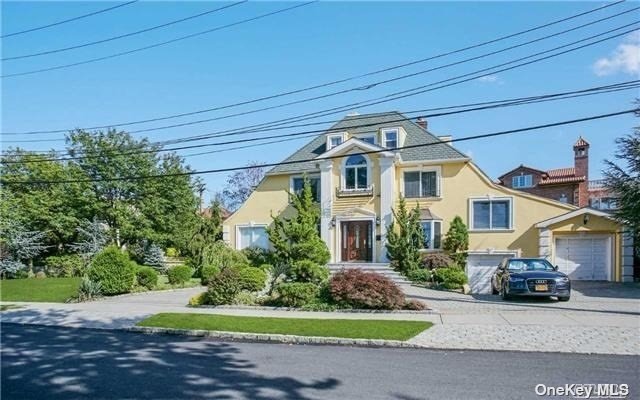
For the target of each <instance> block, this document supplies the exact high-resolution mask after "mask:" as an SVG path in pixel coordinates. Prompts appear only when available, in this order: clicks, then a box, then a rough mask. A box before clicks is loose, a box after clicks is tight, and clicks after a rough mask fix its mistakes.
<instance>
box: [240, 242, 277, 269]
mask: <svg viewBox="0 0 640 400" xmlns="http://www.w3.org/2000/svg"><path fill="white" fill-rule="evenodd" d="M241 252H242V254H244V256H245V257H246V258H247V260H249V263H250V264H251V266H253V267H260V266H261V265H263V264H271V263H272V260H273V255H272V253H271V251H269V250H267V249H263V248H261V247H247V248H244V249H242V250H241Z"/></svg>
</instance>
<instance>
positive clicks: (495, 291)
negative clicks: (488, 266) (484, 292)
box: [491, 285, 500, 294]
mask: <svg viewBox="0 0 640 400" xmlns="http://www.w3.org/2000/svg"><path fill="white" fill-rule="evenodd" d="M498 293H500V292H498V291H497V290H496V288H494V287H493V285H491V294H498Z"/></svg>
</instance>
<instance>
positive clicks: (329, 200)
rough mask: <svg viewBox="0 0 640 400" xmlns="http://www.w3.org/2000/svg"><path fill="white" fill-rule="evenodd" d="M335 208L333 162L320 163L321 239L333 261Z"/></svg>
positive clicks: (334, 258)
mask: <svg viewBox="0 0 640 400" xmlns="http://www.w3.org/2000/svg"><path fill="white" fill-rule="evenodd" d="M332 206H333V160H325V161H321V162H320V237H321V238H322V240H323V241H324V242H325V243H326V244H327V247H328V248H329V252H330V253H331V261H332V262H335V261H336V255H335V254H334V251H333V248H334V247H333V243H332V242H331V231H330V229H331V210H332Z"/></svg>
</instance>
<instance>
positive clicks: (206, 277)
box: [200, 265, 220, 286]
mask: <svg viewBox="0 0 640 400" xmlns="http://www.w3.org/2000/svg"><path fill="white" fill-rule="evenodd" d="M219 273H220V268H218V267H216V266H215V265H205V266H203V267H202V270H201V271H200V283H202V285H203V286H207V285H208V284H209V282H210V281H211V278H213V277H214V276H216V275H218V274H219Z"/></svg>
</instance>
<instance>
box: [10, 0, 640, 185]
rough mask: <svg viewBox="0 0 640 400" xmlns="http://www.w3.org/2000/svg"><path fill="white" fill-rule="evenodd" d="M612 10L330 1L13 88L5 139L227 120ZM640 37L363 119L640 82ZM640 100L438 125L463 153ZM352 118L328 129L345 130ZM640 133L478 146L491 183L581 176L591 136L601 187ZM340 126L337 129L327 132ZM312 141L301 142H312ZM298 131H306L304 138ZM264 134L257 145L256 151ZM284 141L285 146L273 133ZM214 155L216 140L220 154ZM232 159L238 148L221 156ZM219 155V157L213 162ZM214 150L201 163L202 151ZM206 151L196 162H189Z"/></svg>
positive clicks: (19, 15)
mask: <svg viewBox="0 0 640 400" xmlns="http://www.w3.org/2000/svg"><path fill="white" fill-rule="evenodd" d="M110 4H116V3H98V2H24V1H23V2H3V4H2V29H3V34H6V33H9V32H13V31H18V30H22V29H26V28H30V27H34V26H39V25H44V24H48V23H51V22H55V21H58V20H61V19H66V18H69V17H73V16H76V15H80V14H84V13H88V12H91V11H95V10H98V9H101V8H105V7H107V6H108V5H110ZM223 4H228V3H211V2H192V3H172V2H139V3H137V4H133V5H129V6H126V7H121V8H119V9H117V10H114V11H111V12H107V13H104V14H100V15H96V16H92V17H90V18H86V19H83V20H79V21H75V22H72V23H68V24H64V25H60V26H57V27H53V28H50V29H45V30H41V31H38V32H32V33H28V34H24V35H19V36H15V37H9V38H6V39H4V40H3V42H2V50H3V51H2V54H3V57H10V56H15V55H20V54H27V53H33V52H39V51H44V50H48V49H55V48H59V47H67V46H72V45H76V44H82V43H85V42H90V41H93V40H99V39H103V38H107V37H111V36H115V35H119V34H123V33H127V32H130V31H135V30H139V29H144V28H146V27H150V26H153V25H157V24H161V23H165V22H168V21H171V20H174V19H179V18H183V17H187V16H190V15H193V14H197V13H199V12H203V11H205V10H208V9H212V8H215V7H219V6H220V5H223ZM292 4H294V3H284V2H251V3H246V4H242V5H239V6H236V7H232V8H229V9H227V10H225V11H222V12H219V13H214V14H210V15H207V16H205V17H202V18H197V19H195V20H191V21H187V22H184V23H180V24H177V25H174V26H171V27H168V28H164V29H159V30H156V31H153V32H149V33H146V34H142V35H139V36H135V37H130V38H125V39H121V40H116V41H113V42H110V43H104V44H100V45H96V46H90V47H87V48H84V49H77V50H72V51H67V52H62V53H58V54H51V55H46V56H41V57H34V58H29V59H23V60H14V61H6V62H4V63H3V64H2V69H3V74H11V73H16V72H21V71H28V70H32V69H38V68H44V67H48V66H53V65H58V64H66V63H70V62H75V61H81V60H84V59H87V58H94V57H99V56H103V55H108V54H111V53H115V52H119V51H125V50H129V49H132V48H136V47H140V46H145V45H148V44H152V43H155V42H159V41H164V40H169V39H172V38H174V37H177V36H182V35H186V34H189V33H194V32H198V31H201V30H205V29H210V28H212V27H216V26H219V25H224V24H228V23H231V22H235V21H238V20H241V19H245V18H250V17H252V16H255V15H259V14H262V13H266V12H269V11H273V10H276V9H279V8H284V7H287V6H290V5H292ZM602 4H604V3H600V2H597V3H596V2H536V3H530V2H527V3H523V2H496V3H481V2H475V3H463V2H443V3H436V2H407V3H391V2H366V3H365V2H319V3H314V4H311V5H309V6H305V7H301V8H298V9H295V10H293V11H290V12H287V13H284V14H280V15H276V16H273V17H269V18H265V19H262V20H259V21H255V22H251V23H247V24H243V25H239V26H236V27H233V28H230V29H225V30H221V31H218V32H214V33H211V34H207V35H203V36H200V37H197V38H193V39H189V40H185V41H181V42H178V43H174V44H170V45H167V46H161V47H158V48H155V49H151V50H147V51H143V52H139V53H135V54H131V55H127V56H123V57H117V58H113V59H110V60H106V61H101V62H97V63H92V64H88V65H83V66H78V67H73V68H69V69H63V70H58V71H51V72H45V73H41V74H35V75H27V76H21V77H14V78H5V79H2V131H3V132H21V131H31V130H44V129H62V128H73V127H83V126H92V125H102V124H103V123H117V122H122V121H131V120H139V119H145V118H153V117H158V116H164V115H168V114H175V113H180V112H188V111H193V110H198V109H202V108H208V107H214V106H220V105H226V104H230V103H235V102H238V101H243V100H248V99H253V98H256V97H261V96H265V95H270V94H274V93H279V92H283V91H287V90H295V89H298V88H302V87H307V86H309V85H313V84H317V83H323V82H327V81H332V80H335V79H340V78H344V77H349V76H353V75H358V74H361V73H364V72H369V71H374V70H377V69H380V68H384V67H387V66H392V65H396V64H402V63H405V62H409V61H412V60H416V59H420V58H425V57H428V56H431V55H435V54H438V53H442V52H445V51H449V50H453V49H457V48H460V47H465V46H468V45H471V44H475V43H477V42H481V41H485V40H489V39H493V38H495V37H498V36H502V35H505V34H509V33H513V32H516V31H520V30H523V29H526V28H529V27H533V26H536V25H540V24H543V23H546V22H550V21H552V20H555V19H559V18H562V17H566V16H570V15H573V14H577V13H579V12H582V11H586V10H589V9H592V8H596V7H598V6H600V5H602ZM638 5H639V3H637V2H635V3H634V2H627V3H626V4H622V5H619V6H614V7H610V8H608V9H606V10H602V11H599V12H597V13H594V14H591V15H587V16H584V17H581V18H580V19H576V20H572V21H568V22H565V23H563V24H559V25H556V26H554V27H550V28H547V29H545V30H541V31H538V32H533V33H531V34H528V35H526V36H521V37H518V38H513V39H510V40H507V41H504V42H500V43H496V44H493V45H490V46H486V47H483V48H480V49H475V50H473V51H469V52H466V53H463V54H458V55H454V56H451V57H447V58H443V59H440V60H435V61H431V62H426V63H422V64H417V65H414V66H411V67H408V68H403V69H400V70H396V71H391V72H388V73H385V74H381V75H377V76H374V77H369V78H363V79H359V80H357V81H355V82H349V83H345V84H343V85H336V86H332V87H329V88H323V89H318V90H314V91H311V92H306V93H302V94H299V95H295V96H288V97H284V98H281V99H274V100H270V101H265V102H262V103H258V104H253V105H247V106H243V107H237V108H234V109H230V110H223V111H217V112H212V113H207V114H203V115H200V116H196V117H185V118H180V119H174V120H170V121H164V122H158V123H151V124H146V125H136V126H132V127H131V129H133V128H138V129H139V128H145V127H153V126H159V125H166V124H168V123H178V122H186V121H190V120H193V119H196V118H197V119H200V118H202V117H205V118H206V117H215V116H222V115H226V114H229V113H232V112H239V111H244V110H251V109H254V108H257V107H259V106H268V105H275V104H279V103H282V102H285V101H291V100H296V99H301V98H305V97H309V96H315V95H321V94H324V93H328V92H333V91H336V90H340V89H346V88H351V87H355V86H363V85H366V84H367V83H370V82H373V81H377V80H381V79H386V78H390V77H394V76H398V75H401V74H407V73H411V72H415V71H419V70H424V69H427V68H432V67H435V66H438V65H442V64H446V63H449V62H454V61H457V60H461V59H464V58H468V57H471V56H474V55H479V54H481V53H485V52H488V51H491V50H497V49H500V48H503V47H506V46H508V45H513V44H516V43H520V42H523V41H526V40H530V39H534V38H537V37H540V36H544V35H547V34H550V33H554V32H558V31H561V30H564V29H568V28H571V27H574V26H577V25H580V24H583V23H586V22H589V21H592V20H595V19H598V18H602V17H604V16H608V15H612V14H614V13H617V12H621V11H623V10H625V9H630V8H633V7H636V6H638ZM638 16H639V14H638V13H637V12H634V13H629V14H626V15H624V16H620V17H617V18H615V19H612V20H609V21H605V22H601V23H599V24H596V25H593V26H590V27H588V28H584V29H581V30H578V31H575V32H571V33H569V34H566V35H562V36H560V37H557V38H553V39H550V40H545V41H541V42H538V43H535V44H532V45H529V46H524V47H522V48H519V49H515V50H512V51H509V52H505V53H502V54H500V55H496V56H492V57H488V58H485V59H482V60H478V61H475V62H470V63H465V64H462V65H459V66H456V67H452V68H446V69H443V70H440V71H434V72H432V73H427V74H423V75H419V76H416V77H413V78H410V79H406V80H402V81H398V82H394V83H391V84H388V85H381V86H379V87H375V88H372V89H369V90H363V91H358V92H351V93H348V94H344V95H339V96H334V97H330V98H327V99H323V100H318V101H312V102H307V103H304V104H298V105H295V106H289V107H283V108H279V109H275V110H271V111H267V112H260V113H255V114H251V115H246V116H243V117H239V118H229V119H225V120H221V121H216V122H210V123H205V124H199V125H193V126H189V127H181V128H174V129H168V130H163V131H156V132H152V133H150V134H148V137H149V138H150V139H151V140H165V139H174V138H179V137H184V136H190V135H196V134H202V133H208V132H213V131H219V130H224V129H232V128H237V127H242V126H245V125H251V124H256V123H260V122H265V121H270V120H276V119H280V118H286V117H290V116H294V115H299V114H304V113H307V112H313V111H317V110H321V109H326V108H331V107H335V106H339V105H344V104H348V103H352V102H356V101H359V100H365V99H370V98H375V97H378V96H382V95H385V94H388V93H391V92H395V91H398V90H403V89H407V88H411V87H415V86H420V85H425V84H428V83H431V82H434V81H438V80H442V79H446V78H449V77H453V76H456V75H460V74H464V73H468V72H471V71H474V70H476V69H481V68H486V67H488V66H491V65H494V64H499V63H501V62H505V61H509V60H511V59H514V58H518V57H522V56H525V55H528V54H531V53H534V52H538V51H542V50H546V49H548V48H552V47H555V46H559V45H562V44H565V43H568V42H571V41H574V40H578V39H581V38H583V37H586V36H589V35H593V34H597V33H600V32H603V31H606V30H609V29H612V28H615V27H618V26H621V25H624V24H628V23H631V22H633V21H634V20H638ZM638 38H640V35H637V36H632V37H626V38H616V39H613V40H610V41H607V42H604V43H600V44H598V45H595V46H592V47H589V48H586V49H583V50H580V51H577V52H573V53H570V54H568V55H565V56H561V57H557V58H553V59H551V60H547V61H543V62H541V63H538V64H534V65H530V66H526V67H523V68H519V69H515V70H511V71H507V72H504V73H498V74H496V75H495V76H492V77H490V78H488V79H482V80H475V81H472V82H468V83H464V84H461V85H457V86H453V87H450V88H445V89H441V90H437V91H432V92H428V93H425V94H421V95H418V96H413V97H408V98H405V99H401V100H397V101H393V102H389V103H386V104H379V105H375V106H373V107H367V108H356V109H355V110H353V111H357V112H360V113H367V112H378V111H388V110H398V111H408V110H417V109H425V108H432V107H440V106H448V105H456V104H464V103H471V102H480V101H487V100H495V99H503V98H510V97H519V96H529V95H538V94H544V93H552V92H560V91H565V90H574V89H580V88H586V87H593V86H600V85H606V84H611V83H616V82H620V81H627V80H631V79H638V68H639V64H640V60H639V58H640V56H638V54H640V53H639V52H640V47H639V46H638ZM634 97H638V93H637V92H636V93H634V92H633V91H627V92H622V93H616V94H608V95H603V96H595V97H587V98H582V99H574V100H568V101H561V102H551V103H543V104H537V105H527V106H522V107H510V108H505V109H499V110H492V111H481V112H474V113H466V114H459V115H454V116H445V117H438V118H432V119H430V120H429V128H430V130H431V131H432V132H434V133H436V134H439V135H453V137H454V138H457V137H463V136H470V135H475V134H481V133H488V132H494V131H500V130H505V129H513V128H520V127H526V126H530V125H537V124H543V123H548V122H554V121H558V120H565V119H572V118H579V117H583V116H588V115H592V114H601V113H607V112H614V111H619V110H622V109H627V108H631V106H632V105H631V102H632V101H633V98H634ZM344 114H346V113H342V114H339V115H336V116H332V117H324V118H322V119H321V120H331V119H336V118H339V117H341V116H343V115H344ZM634 124H637V120H634V118H633V117H632V116H623V117H616V118H612V119H607V120H600V121H593V122H588V123H583V124H578V125H572V126H564V127H558V128H552V129H546V130H542V131H535V132H531V133H525V134H520V135H512V136H508V137H499V138H493V139H489V140H478V141H470V142H463V143H460V144H459V145H458V147H459V148H460V150H462V151H464V152H466V153H468V154H469V155H471V156H472V157H473V158H474V160H475V162H476V163H477V164H478V165H479V166H480V167H481V168H482V169H483V170H484V171H485V172H487V173H488V174H489V175H490V176H491V177H492V178H496V177H497V176H499V175H501V174H502V173H504V172H506V171H508V170H509V169H511V168H514V167H516V166H517V165H520V164H521V163H524V164H526V165H530V166H533V167H537V168H541V169H550V168H558V167H564V166H571V165H572V164H573V153H572V148H571V146H572V144H573V142H575V140H576V139H577V138H578V136H579V135H582V136H584V137H585V138H586V139H587V140H588V141H589V142H590V143H591V153H590V156H591V158H590V170H591V178H592V179H596V178H598V177H600V175H601V173H600V171H601V169H602V166H603V164H602V160H603V159H605V158H612V156H613V153H614V150H615V144H614V140H615V138H616V137H618V136H621V135H624V134H627V133H628V132H630V129H631V127H632V126H633V125H634ZM326 126H327V127H328V125H326ZM299 130H300V129H298V131H299ZM290 132H293V131H290ZM264 134H265V133H261V134H254V135H250V136H246V135H245V136H243V137H256V136H259V135H264ZM267 134H269V135H271V134H274V132H271V133H267ZM62 137H63V134H41V135H30V136H5V137H3V141H5V142H4V143H3V148H7V147H8V146H10V145H14V146H15V145H16V144H14V143H7V142H6V141H9V140H25V139H28V140H33V139H36V140H41V141H40V142H37V143H22V144H21V146H22V147H24V148H28V149H34V150H46V149H49V148H54V149H60V148H62V147H63V146H64V143H62V142H55V141H54V142H48V141H46V140H51V139H60V138H62ZM306 140H310V139H302V140H296V141H290V142H285V143H279V144H272V145H266V146H264V147H256V148H251V149H245V150H239V151H229V152H222V153H217V154H210V155H203V156H195V157H188V158H187V162H188V163H189V164H190V165H191V166H192V167H193V168H194V169H196V170H205V169H214V168H225V167H232V166H239V165H244V164H246V163H247V162H248V161H249V160H253V161H258V162H276V161H279V160H282V159H284V158H285V157H286V156H288V155H289V154H290V153H292V152H293V151H295V149H297V148H298V147H300V146H302V145H303V144H304V143H305V141H306ZM208 142H209V143H211V142H214V140H209V141H208ZM224 147H233V145H229V146H222V147H219V148H224ZM212 149H214V148H209V150H212ZM203 150H207V149H200V150H199V151H203ZM197 151H198V150H184V151H183V152H181V154H189V153H193V152H197ZM203 178H204V180H205V182H206V183H207V185H208V189H209V191H210V192H214V191H216V190H219V189H220V188H221V187H222V185H223V184H224V180H225V178H226V177H225V175H224V174H213V175H204V176H203Z"/></svg>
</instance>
